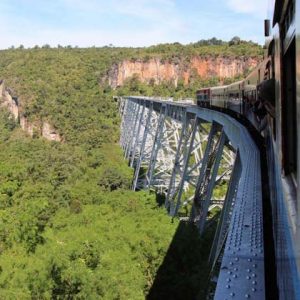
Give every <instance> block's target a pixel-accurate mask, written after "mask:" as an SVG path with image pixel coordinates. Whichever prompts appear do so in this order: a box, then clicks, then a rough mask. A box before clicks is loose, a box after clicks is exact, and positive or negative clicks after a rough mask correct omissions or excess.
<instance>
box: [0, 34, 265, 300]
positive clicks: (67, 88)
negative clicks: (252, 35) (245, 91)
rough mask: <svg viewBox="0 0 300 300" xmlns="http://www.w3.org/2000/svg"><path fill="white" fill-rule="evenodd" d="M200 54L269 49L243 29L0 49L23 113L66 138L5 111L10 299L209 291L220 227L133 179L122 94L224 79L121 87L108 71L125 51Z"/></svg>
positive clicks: (0, 64)
mask: <svg viewBox="0 0 300 300" xmlns="http://www.w3.org/2000/svg"><path fill="white" fill-rule="evenodd" d="M195 53H196V54H197V55H221V54H222V55H234V56H240V55H244V56H255V57H259V56H261V54H262V49H261V47H260V46H258V45H256V44H254V43H252V42H244V41H240V40H237V39H235V40H233V41H231V43H225V42H222V41H221V42H220V41H218V40H212V41H211V40H209V41H199V42H198V43H194V44H190V45H181V44H179V43H174V44H163V45H157V46H152V47H148V48H117V47H108V46H107V47H102V48H96V47H92V48H87V49H80V48H72V47H62V46H59V47H57V48H50V47H49V46H47V45H45V46H43V47H38V46H36V47H34V48H33V49H24V47H22V46H20V47H17V48H12V49H8V50H2V51H0V79H3V80H4V81H5V85H6V86H7V87H9V88H10V91H11V93H12V94H13V95H14V96H16V97H18V99H19V103H20V104H19V105H20V107H21V112H22V114H23V115H24V116H26V117H27V118H28V119H29V120H31V121H33V122H34V121H35V120H47V121H48V122H50V123H51V124H52V125H53V126H54V128H55V129H56V130H57V131H58V132H59V134H60V135H61V136H62V137H63V141H62V142H50V141H46V140H45V139H43V138H42V137H40V136H39V135H38V134H35V135H33V137H30V136H28V135H27V134H26V133H25V132H24V131H22V130H21V128H20V126H19V124H18V120H14V119H13V118H12V116H11V115H10V114H9V113H8V112H7V111H6V110H5V108H1V110H0V214H1V218H0V299H109V300H110V299H145V298H147V299H168V297H169V299H183V298H184V299H195V298H197V299H204V297H205V291H206V288H207V284H208V279H207V274H208V271H209V266H208V265H207V256H208V254H209V253H208V248H209V247H208V245H209V244H210V243H211V241H212V238H213V229H209V230H208V231H207V232H206V234H205V236H204V237H203V238H202V239H200V237H199V236H198V233H197V232H196V229H195V228H193V226H191V225H189V224H186V223H181V222H179V220H177V219H173V220H171V218H170V217H169V216H168V215H167V213H166V211H165V210H164V208H163V207H160V206H159V205H158V203H157V202H158V201H157V196H156V195H155V194H154V193H150V192H149V191H139V192H133V191H131V190H130V186H131V179H132V174H133V170H132V169H131V168H129V167H128V165H127V162H126V161H125V160H124V159H123V154H122V150H121V149H120V147H119V145H118V141H119V125H120V118H119V116H118V108H117V103H115V102H114V101H113V96H115V95H127V94H131V95H132V94H137V95H138V94H143V95H154V94H155V95H157V94H159V95H161V96H174V97H176V96H178V97H191V96H192V95H193V94H194V92H195V89H196V87H199V86H202V85H206V84H211V83H216V84H217V83H218V78H211V79H205V80H203V79H201V78H195V80H194V81H193V82H191V83H190V84H189V85H188V86H184V85H183V83H180V84H179V85H178V86H171V85H170V84H168V83H167V82H166V83H163V84H161V85H146V84H144V83H141V82H139V80H138V79H137V78H134V77H133V78H131V79H130V80H128V82H126V84H125V85H124V86H122V87H119V88H118V89H116V90H113V89H112V88H111V87H109V86H108V84H107V82H105V81H103V78H104V76H105V74H106V72H107V70H108V69H109V67H110V66H111V65H112V64H113V63H115V62H118V61H120V60H122V59H124V58H127V59H128V58H129V59H138V58H143V59H147V58H149V57H161V58H162V59H175V58H176V57H179V56H183V57H184V58H185V59H188V58H189V57H190V56H191V55H194V54H195ZM230 80H234V79H232V78H231V79H230V78H229V79H228V81H230Z"/></svg>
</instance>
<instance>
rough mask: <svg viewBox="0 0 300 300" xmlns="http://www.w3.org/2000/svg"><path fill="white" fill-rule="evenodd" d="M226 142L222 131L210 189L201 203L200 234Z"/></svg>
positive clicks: (209, 185)
mask: <svg viewBox="0 0 300 300" xmlns="http://www.w3.org/2000/svg"><path fill="white" fill-rule="evenodd" d="M226 140H227V137H226V134H225V132H224V131H222V133H221V136H220V139H219V142H218V145H217V147H218V148H217V153H216V158H215V162H214V165H213V170H212V175H211V178H210V181H209V183H208V187H207V191H206V194H205V195H204V199H203V200H202V201H201V202H202V203H201V216H200V220H199V223H198V228H199V231H200V234H202V233H203V231H204V226H205V223H206V217H207V212H208V208H209V204H210V202H211V197H212V192H213V188H214V187H215V182H216V178H217V174H218V170H219V166H220V162H221V159H222V153H223V148H224V145H225V142H226ZM194 205H195V202H194Z"/></svg>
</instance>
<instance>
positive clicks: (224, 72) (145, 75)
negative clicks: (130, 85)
mask: <svg viewBox="0 0 300 300" xmlns="http://www.w3.org/2000/svg"><path fill="white" fill-rule="evenodd" d="M258 62H259V60H258V59H257V58H251V57H240V58H226V57H221V56H219V57H200V56H195V57H193V58H191V59H190V62H189V63H187V62H184V61H183V60H178V61H176V62H173V63H172V62H168V61H163V60H161V59H160V58H153V59H150V60H148V61H146V62H145V61H142V60H135V61H133V60H124V61H122V62H121V63H119V64H114V65H113V66H112V68H111V69H110V70H109V72H108V74H107V79H108V83H109V85H110V86H111V87H112V88H116V87H117V86H122V85H123V84H124V81H125V80H126V79H127V78H130V77H132V76H138V77H139V79H140V80H141V81H142V82H147V83H149V82H150V81H154V83H156V84H159V83H161V82H163V81H169V82H172V83H173V84H175V85H177V83H178V80H179V79H182V80H183V81H184V83H185V84H188V82H189V79H190V77H191V76H192V75H193V74H195V72H196V74H198V75H199V76H200V77H202V78H211V77H219V78H232V77H235V76H237V75H240V74H243V73H244V72H245V71H246V70H248V69H251V68H254V67H255V66H256V65H257V64H258Z"/></svg>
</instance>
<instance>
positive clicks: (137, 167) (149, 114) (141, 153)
mask: <svg viewBox="0 0 300 300" xmlns="http://www.w3.org/2000/svg"><path fill="white" fill-rule="evenodd" d="M152 111H153V103H152V102H151V103H150V107H149V109H148V115H147V120H146V123H145V130H144V135H143V140H142V144H141V149H140V153H139V158H138V162H137V164H136V168H135V172H134V178H133V184H132V189H133V190H135V189H136V186H137V181H138V178H139V173H140V168H141V164H142V161H143V159H144V157H143V156H144V150H145V144H146V140H147V135H148V133H149V127H150V121H151V116H152Z"/></svg>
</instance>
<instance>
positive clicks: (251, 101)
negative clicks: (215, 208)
mask: <svg viewBox="0 0 300 300" xmlns="http://www.w3.org/2000/svg"><path fill="white" fill-rule="evenodd" d="M268 11H269V16H268V19H266V20H265V37H266V43H265V54H264V59H263V60H262V61H261V63H259V64H258V66H257V67H256V68H255V69H254V70H253V71H252V72H251V73H250V74H249V75H248V76H247V77H246V78H244V79H243V80H240V81H238V82H234V83H232V84H228V85H223V86H215V87H206V88H201V89H199V90H198V91H197V92H196V101H197V105H198V106H200V107H202V108H204V109H207V108H208V109H215V110H219V111H221V112H224V113H229V114H230V115H232V116H236V118H237V119H238V118H239V117H242V118H244V119H246V120H247V121H249V122H250V124H251V125H252V126H253V127H254V128H255V130H256V131H257V132H258V134H259V135H260V136H261V137H262V140H263V143H264V146H265V151H266V165H267V173H268V185H269V187H268V188H269V202H270V204H271V205H270V214H269V216H270V217H271V219H272V220H271V231H269V232H268V234H269V235H270V241H272V243H273V246H274V260H273V262H274V267H273V268H272V270H266V274H267V276H268V277H272V276H275V277H274V278H275V279H274V280H273V282H271V283H272V286H269V288H271V289H273V290H274V293H273V297H272V299H300V153H299V146H300V0H272V1H270V3H269V9H268ZM264 201H266V200H264ZM264 218H266V216H265V215H264ZM264 221H265V220H264ZM265 234H266V233H265ZM273 273H274V274H273ZM266 281H268V278H266ZM269 284H270V281H269Z"/></svg>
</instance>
